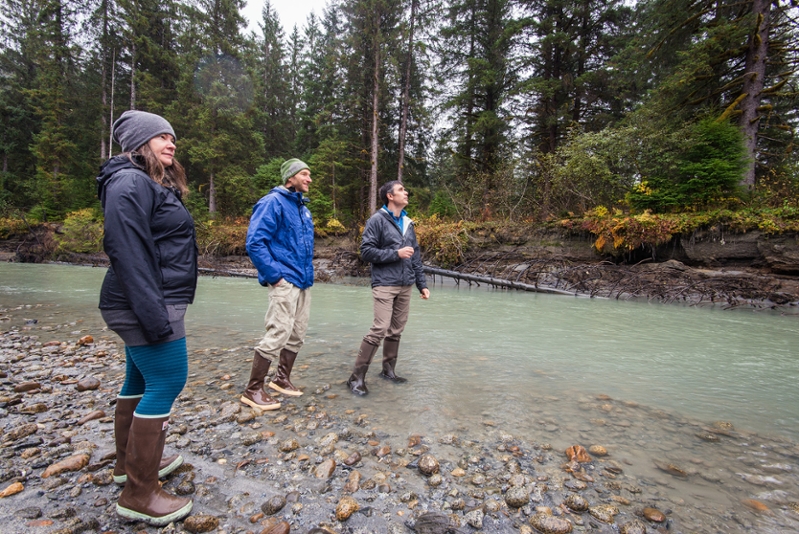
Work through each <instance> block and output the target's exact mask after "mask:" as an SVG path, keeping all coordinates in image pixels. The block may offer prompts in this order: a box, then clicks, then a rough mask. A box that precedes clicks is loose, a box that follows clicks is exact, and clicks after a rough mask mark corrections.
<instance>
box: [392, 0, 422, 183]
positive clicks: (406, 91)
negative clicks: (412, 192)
mask: <svg viewBox="0 0 799 534" xmlns="http://www.w3.org/2000/svg"><path fill="white" fill-rule="evenodd" d="M418 3H419V0H411V21H410V22H411V26H410V29H409V31H408V57H407V58H406V59H405V85H404V87H403V88H402V101H401V102H400V108H401V113H402V119H401V120H400V131H399V165H397V180H398V181H399V182H402V171H403V170H404V168H405V136H406V134H407V131H408V108H409V107H410V95H411V62H412V61H413V29H414V23H415V22H416V21H415V19H416V7H417V5H418Z"/></svg>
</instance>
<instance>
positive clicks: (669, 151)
mask: <svg viewBox="0 0 799 534" xmlns="http://www.w3.org/2000/svg"><path fill="white" fill-rule="evenodd" d="M795 6H796V1H795V0H790V1H787V0H735V1H732V0H712V1H710V0H626V1H623V0H393V1H389V0H329V2H328V3H327V5H326V7H325V8H324V10H323V11H322V13H321V14H320V15H319V16H315V15H310V16H308V18H307V19H306V22H305V23H304V24H303V25H301V26H299V27H292V28H285V27H283V26H282V24H281V21H280V20H279V18H278V15H277V13H276V11H275V9H274V7H273V6H272V5H270V3H269V1H268V0H266V1H265V3H264V7H263V10H262V12H261V18H260V20H259V21H258V27H259V28H260V31H259V32H252V31H248V30H247V29H246V28H247V21H245V20H244V18H243V16H242V8H243V7H244V2H243V1H242V0H159V1H155V0H0V171H1V172H0V216H5V217H11V216H18V215H24V216H25V217H27V218H28V220H38V221H43V220H44V221H47V220H52V221H55V220H63V219H64V217H66V216H67V215H68V214H69V213H71V212H74V211H76V210H84V209H94V210H97V208H98V201H97V196H96V187H95V180H94V178H95V176H96V174H97V171H98V168H99V165H100V164H101V163H102V162H103V161H104V160H106V159H107V158H108V157H110V155H111V154H116V153H118V152H119V147H118V146H116V145H113V144H112V143H111V141H110V131H109V130H110V125H111V124H112V122H113V120H114V119H115V118H117V117H119V115H120V114H121V113H123V112H124V111H125V110H128V109H140V110H145V111H150V112H153V113H158V114H160V115H163V116H164V117H165V118H167V119H168V120H169V121H170V122H171V123H172V125H173V127H174V129H175V132H176V133H177V154H176V157H177V159H178V160H179V161H180V162H181V163H182V164H183V165H184V167H185V168H186V171H187V175H188V178H189V182H190V194H189V195H188V197H187V198H186V199H185V200H186V203H187V205H188V206H189V208H190V209H191V211H192V213H193V214H194V216H195V217H196V218H201V219H203V218H204V219H205V220H209V219H214V218H224V219H235V218H238V217H246V216H248V215H249V213H250V210H251V209H252V205H253V204H254V202H255V201H256V200H257V199H258V198H260V197H261V196H262V195H264V194H265V193H266V192H267V191H268V190H269V189H270V188H272V187H274V186H275V185H277V184H278V183H279V182H280V178H279V168H280V164H281V163H282V161H284V160H285V159H287V158H291V157H298V158H301V159H303V160H304V161H306V162H307V163H308V164H309V165H310V167H311V169H312V173H313V184H312V186H311V191H310V195H309V196H310V199H311V204H310V207H311V211H312V212H313V213H314V217H315V219H316V220H317V225H322V224H326V223H327V222H329V221H335V222H337V223H340V224H342V225H344V226H345V227H352V226H354V225H357V224H359V223H361V222H362V221H363V220H364V219H365V218H366V217H368V215H369V214H370V213H371V211H372V210H374V209H375V207H376V202H377V198H376V190H377V187H379V185H380V184H382V183H383V182H386V181H388V180H396V179H398V180H401V181H402V182H403V183H405V184H406V187H407V188H408V189H410V190H411V192H412V196H411V205H410V206H409V210H410V211H411V212H412V213H413V212H415V213H416V214H421V215H425V216H434V215H435V216H436V217H439V218H441V219H450V220H489V219H502V220H528V221H546V220H551V219H553V218H558V217H566V216H575V215H577V216H579V215H581V214H584V213H586V212H589V211H590V210H597V209H604V210H611V211H613V210H621V211H623V212H638V213H642V212H645V211H646V210H650V211H651V212H652V213H675V212H686V211H701V210H708V209H715V208H725V209H737V208H742V207H747V206H748V207H751V206H753V205H757V206H763V207H770V208H775V207H784V206H786V205H792V206H794V207H796V206H799V204H797V199H798V198H799V193H797V192H798V191H799V166H798V165H797V163H798V162H797V151H796V149H795V143H796V128H797V126H799V117H797V94H798V93H797V90H798V89H797V81H799V80H797V65H798V63H797V62H798V61H799V55H797V52H798V51H799V24H798V22H799V10H797V8H796V7H795Z"/></svg>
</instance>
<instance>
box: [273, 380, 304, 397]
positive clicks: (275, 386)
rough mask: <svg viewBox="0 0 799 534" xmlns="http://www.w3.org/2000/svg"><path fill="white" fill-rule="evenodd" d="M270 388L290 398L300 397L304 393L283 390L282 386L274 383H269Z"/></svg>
mask: <svg viewBox="0 0 799 534" xmlns="http://www.w3.org/2000/svg"><path fill="white" fill-rule="evenodd" d="M269 387H270V388H272V389H274V390H275V391H279V392H280V393H282V394H283V395H288V396H289V397H299V396H300V395H302V391H291V390H290V389H283V388H282V387H280V386H277V385H275V384H274V382H269Z"/></svg>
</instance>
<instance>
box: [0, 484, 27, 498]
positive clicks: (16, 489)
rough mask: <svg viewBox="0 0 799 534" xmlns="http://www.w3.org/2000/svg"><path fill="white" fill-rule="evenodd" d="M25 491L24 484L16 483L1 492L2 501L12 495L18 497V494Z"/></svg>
mask: <svg viewBox="0 0 799 534" xmlns="http://www.w3.org/2000/svg"><path fill="white" fill-rule="evenodd" d="M24 490H25V486H23V485H22V482H14V483H13V484H10V485H8V486H6V487H5V488H3V489H2V491H0V499H3V498H5V497H10V496H12V495H16V494H17V493H21V492H22V491H24Z"/></svg>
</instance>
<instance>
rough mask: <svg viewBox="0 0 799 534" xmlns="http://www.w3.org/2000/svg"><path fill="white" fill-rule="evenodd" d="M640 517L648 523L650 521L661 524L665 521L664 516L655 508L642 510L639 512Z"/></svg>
mask: <svg viewBox="0 0 799 534" xmlns="http://www.w3.org/2000/svg"><path fill="white" fill-rule="evenodd" d="M641 515H643V516H644V518H646V519H647V520H648V521H652V522H654V523H662V522H663V521H665V520H666V514H664V513H663V512H661V511H660V510H658V509H657V508H651V507H647V508H644V509H643V511H642V512H641Z"/></svg>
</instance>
